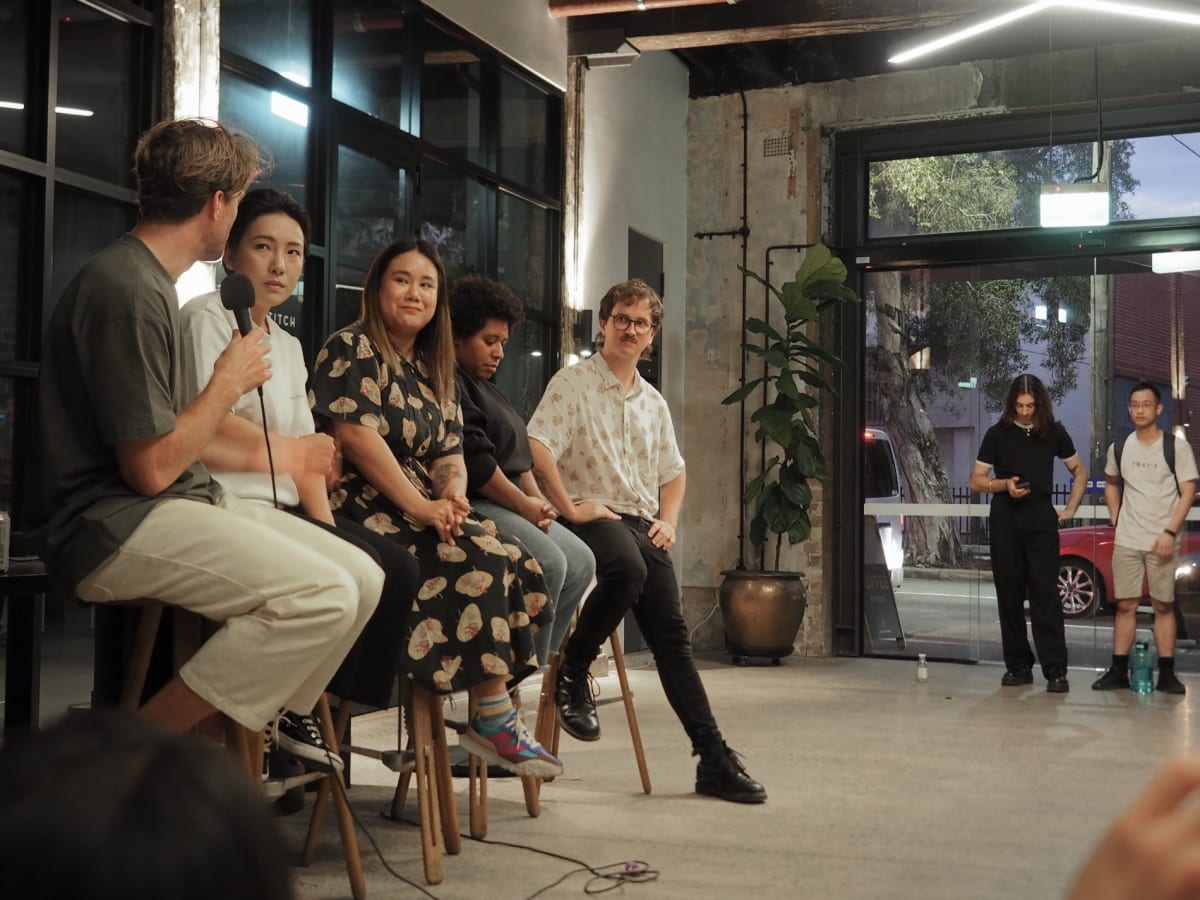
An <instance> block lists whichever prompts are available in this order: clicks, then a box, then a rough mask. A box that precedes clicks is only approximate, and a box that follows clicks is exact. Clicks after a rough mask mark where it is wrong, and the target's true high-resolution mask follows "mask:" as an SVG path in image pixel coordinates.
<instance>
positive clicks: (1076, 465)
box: [1058, 456, 1088, 522]
mask: <svg viewBox="0 0 1200 900" xmlns="http://www.w3.org/2000/svg"><path fill="white" fill-rule="evenodd" d="M1066 466H1067V471H1068V472H1070V473H1071V496H1070V497H1068V498H1067V505H1066V506H1064V507H1063V509H1062V512H1060V513H1059V514H1058V519H1059V521H1060V522H1065V521H1067V520H1068V519H1073V518H1075V512H1076V511H1077V510H1078V509H1079V504H1080V503H1082V502H1083V492H1084V491H1086V490H1087V476H1088V473H1087V466H1085V465H1084V464H1083V460H1082V459H1080V458H1079V457H1078V456H1072V457H1071V458H1070V459H1068V460H1067V461H1066Z"/></svg>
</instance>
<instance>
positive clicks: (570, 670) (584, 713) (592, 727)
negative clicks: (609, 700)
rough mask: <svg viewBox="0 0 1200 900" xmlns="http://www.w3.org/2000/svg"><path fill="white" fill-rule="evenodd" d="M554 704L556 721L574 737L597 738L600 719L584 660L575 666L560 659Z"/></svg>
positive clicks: (581, 738) (586, 739) (579, 739)
mask: <svg viewBox="0 0 1200 900" xmlns="http://www.w3.org/2000/svg"><path fill="white" fill-rule="evenodd" d="M554 707H555V709H556V711H557V714H558V724H559V725H561V726H562V730H563V731H565V732H566V733H567V734H569V735H570V736H571V737H573V738H575V740H577V741H598V740H600V719H599V717H598V716H597V715H596V701H595V700H593V699H592V691H591V688H590V686H589V685H588V673H587V663H584V664H583V666H582V667H578V666H573V665H571V664H570V663H569V662H567V661H566V660H563V663H562V666H561V667H560V668H559V670H558V682H557V683H556V684H555V685H554Z"/></svg>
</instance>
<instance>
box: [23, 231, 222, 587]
mask: <svg viewBox="0 0 1200 900" xmlns="http://www.w3.org/2000/svg"><path fill="white" fill-rule="evenodd" d="M179 384H180V369H179V300H178V296H177V294H176V293H175V285H174V283H173V282H172V281H171V277H170V276H169V275H168V274H167V272H166V270H165V269H163V267H162V265H161V264H160V263H159V261H158V259H157V258H156V257H155V256H154V254H153V253H151V252H150V250H149V248H147V247H146V245H145V244H143V243H142V242H141V241H140V240H138V239H137V238H136V237H134V236H133V235H131V234H127V235H125V236H124V237H121V238H119V239H118V240H116V241H115V242H113V243H112V244H110V245H109V246H108V247H106V248H105V249H104V250H101V251H100V252H99V253H98V254H96V255H95V256H94V257H92V258H91V259H90V260H88V262H87V263H85V264H84V266H83V268H82V269H81V270H80V271H79V274H77V275H76V276H75V277H74V278H73V279H72V280H71V283H70V284H68V285H67V288H66V290H64V291H63V293H62V297H61V298H60V299H59V301H58V304H57V306H56V307H55V309H54V314H53V316H52V318H51V319H50V325H49V327H48V328H47V329H46V336H45V340H44V342H43V344H42V361H41V369H40V374H39V377H38V413H39V423H38V425H39V442H38V446H39V449H40V453H41V456H40V459H39V460H38V463H39V464H40V468H41V474H40V478H39V479H37V481H38V483H37V484H35V485H34V494H35V496H34V497H33V498H32V500H33V503H32V507H33V512H32V515H31V520H32V522H31V524H33V525H34V526H36V527H40V528H41V529H42V532H41V539H42V540H41V543H42V546H41V552H42V557H43V559H45V560H46V564H47V568H48V570H49V571H50V573H51V575H52V576H53V577H54V580H55V583H56V584H57V585H58V586H59V588H60V589H62V590H71V591H73V590H74V587H75V585H77V584H78V583H79V582H80V581H82V580H83V579H84V578H85V577H87V576H88V575H90V574H91V573H92V572H93V571H94V570H95V569H96V568H97V567H98V566H99V565H100V564H101V563H103V562H104V561H105V560H106V559H108V557H109V556H111V555H112V554H113V553H114V552H116V550H117V549H118V548H119V547H120V546H121V544H123V543H124V542H125V541H126V540H127V539H128V538H129V536H130V535H131V534H133V532H134V530H135V529H136V528H137V527H138V525H140V524H141V522H142V519H144V518H145V516H146V515H147V514H148V513H149V512H150V510H151V509H152V508H153V507H154V504H155V503H158V502H159V501H160V500H165V499H167V498H170V497H187V498H189V499H194V500H200V501H203V502H207V503H215V502H216V501H217V500H218V499H219V498H220V496H221V489H220V487H219V486H218V485H217V483H216V482H215V481H213V480H212V477H211V476H210V475H209V474H208V470H207V469H206V468H205V467H204V465H203V464H202V463H200V462H199V461H197V462H194V463H192V464H191V465H190V466H189V467H188V468H186V469H184V470H183V472H182V473H181V474H180V476H179V477H178V478H177V479H176V480H175V482H174V483H173V484H171V485H170V486H169V487H167V488H166V489H165V490H163V491H162V492H161V493H159V494H158V495H157V496H154V497H145V496H143V495H141V494H139V493H137V492H136V491H134V490H133V489H132V488H131V487H130V486H129V485H128V484H127V483H126V482H125V479H124V478H123V477H122V476H121V471H120V468H119V466H118V464H117V453H116V448H115V445H116V444H117V443H118V442H125V441H137V440H142V439H145V438H151V437H157V436H158V435H162V434H166V433H167V432H170V431H172V430H173V429H174V428H175V414H176V412H177V411H178V410H179Z"/></svg>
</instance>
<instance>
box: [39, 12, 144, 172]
mask: <svg viewBox="0 0 1200 900" xmlns="http://www.w3.org/2000/svg"><path fill="white" fill-rule="evenodd" d="M60 10H61V18H60V20H59V24H58V40H59V48H58V97H57V99H56V101H55V102H56V106H55V111H56V113H57V116H56V119H55V124H56V126H57V143H56V145H55V160H56V163H57V165H58V166H60V167H62V168H64V169H70V170H71V171H74V172H79V173H81V174H83V175H91V176H93V177H95V178H99V179H101V180H103V181H107V182H110V183H113V184H120V185H126V186H129V185H132V184H133V173H132V172H131V171H130V159H131V158H132V156H133V148H134V144H135V143H136V142H137V138H138V133H139V131H140V115H141V105H142V103H141V97H142V91H143V87H142V80H141V65H142V60H143V58H144V56H145V53H146V47H145V45H146V43H147V42H148V41H149V38H150V32H149V30H148V29H146V28H143V27H141V26H137V25H131V24H128V23H125V22H121V21H118V20H117V19H114V18H111V17H110V16H107V15H105V14H104V13H101V12H98V11H97V10H95V9H93V8H92V7H90V6H85V5H84V4H83V3H80V2H78V0H65V2H63V3H62V5H61V7H60Z"/></svg>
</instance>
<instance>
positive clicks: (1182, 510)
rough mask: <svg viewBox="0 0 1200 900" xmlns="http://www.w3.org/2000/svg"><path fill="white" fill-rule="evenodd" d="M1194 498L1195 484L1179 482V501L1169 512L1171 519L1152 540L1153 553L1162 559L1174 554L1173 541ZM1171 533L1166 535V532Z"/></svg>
mask: <svg viewBox="0 0 1200 900" xmlns="http://www.w3.org/2000/svg"><path fill="white" fill-rule="evenodd" d="M1195 496H1196V482H1194V481H1181V482H1179V499H1178V500H1177V501H1176V502H1175V509H1174V510H1172V511H1171V519H1170V521H1169V522H1167V525H1166V528H1165V529H1164V530H1163V533H1162V534H1160V535H1159V536H1158V537H1157V538H1155V540H1154V553H1155V555H1156V556H1159V557H1161V558H1162V559H1169V558H1170V557H1171V555H1172V554H1173V553H1174V552H1175V541H1176V537H1177V535H1178V534H1179V531H1180V529H1181V528H1183V523H1184V521H1185V520H1186V519H1187V514H1188V510H1190V509H1191V508H1192V501H1193V499H1194V498H1195ZM1168 531H1169V532H1171V533H1170V534H1168V533H1167V532H1168Z"/></svg>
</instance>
